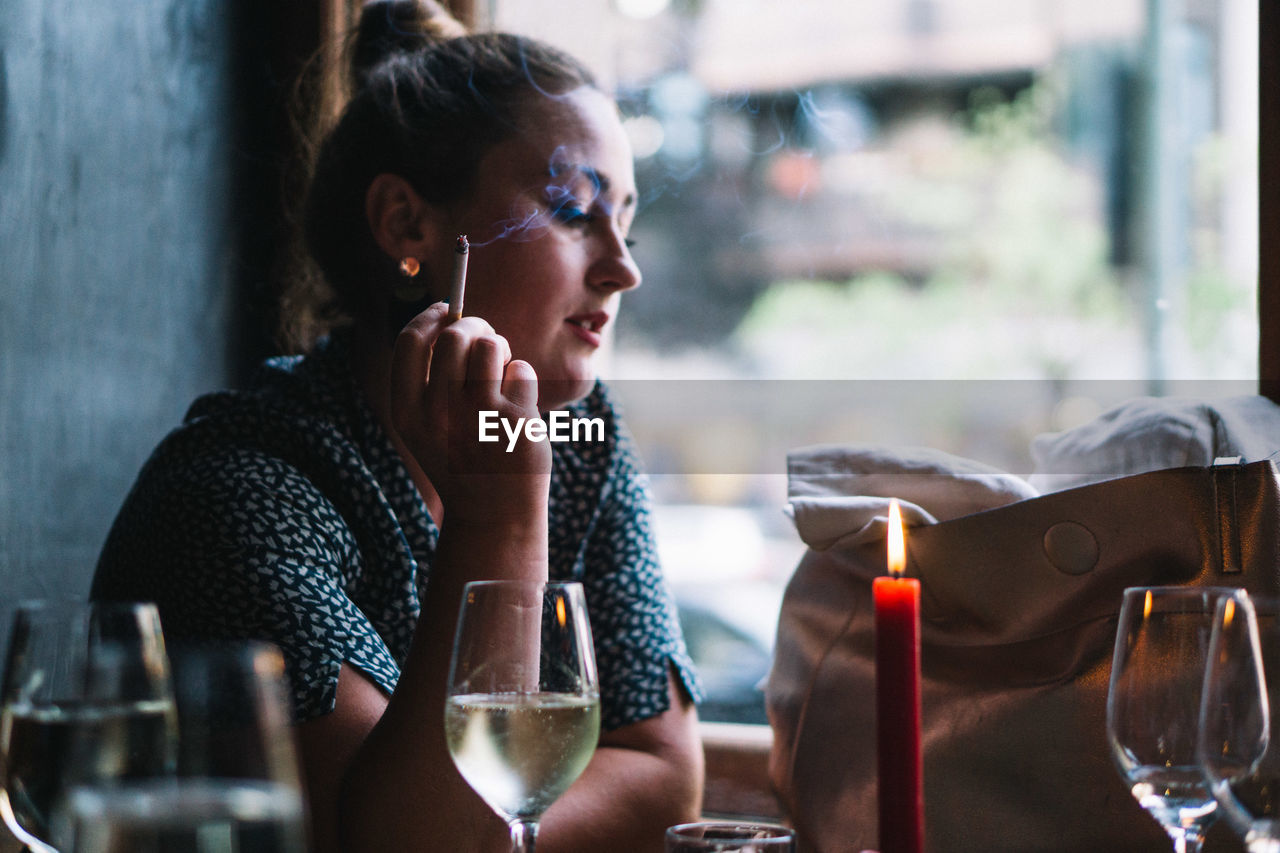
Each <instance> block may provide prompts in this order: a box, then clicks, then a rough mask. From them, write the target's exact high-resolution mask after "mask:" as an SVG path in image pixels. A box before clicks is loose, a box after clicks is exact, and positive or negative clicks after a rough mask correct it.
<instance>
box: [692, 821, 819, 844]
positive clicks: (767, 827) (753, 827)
mask: <svg viewBox="0 0 1280 853" xmlns="http://www.w3.org/2000/svg"><path fill="white" fill-rule="evenodd" d="M699 829H702V830H706V829H720V830H726V831H730V830H747V831H749V832H772V833H775V834H774V835H770V836H765V837H764V838H757V839H755V840H757V841H769V840H770V839H794V838H795V836H796V831H795V830H794V829H792V828H791V827H789V826H785V825H783V824H780V823H768V822H764V821H754V820H695V821H690V822H689V823H677V824H676V825H675V826H669V827H667V835H668V836H670V837H672V838H688V837H690V836H688V835H687V834H686V833H688V832H692V831H694V830H699Z"/></svg>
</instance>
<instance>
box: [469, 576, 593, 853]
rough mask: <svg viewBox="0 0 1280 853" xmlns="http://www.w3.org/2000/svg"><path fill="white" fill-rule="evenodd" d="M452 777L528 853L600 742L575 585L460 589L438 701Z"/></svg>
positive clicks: (518, 851)
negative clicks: (445, 681) (444, 686)
mask: <svg viewBox="0 0 1280 853" xmlns="http://www.w3.org/2000/svg"><path fill="white" fill-rule="evenodd" d="M445 736H446V740H447V742H448V746H449V753H450V755H452V757H453V762H454V764H455V765H457V768H458V771H459V772H460V773H461V774H462V777H463V778H464V779H466V781H467V783H468V784H469V785H470V786H471V787H472V788H473V789H475V791H476V793H477V794H479V795H480V796H481V798H482V799H484V801H485V802H486V803H488V805H489V807H490V808H492V809H493V810H494V811H495V812H497V813H498V815H500V816H501V817H502V818H503V819H504V820H506V821H507V823H508V824H509V825H510V827H511V843H512V850H513V851H515V853H533V851H534V847H535V844H536V839H537V831H538V821H539V820H540V819H541V818H542V815H543V813H544V812H545V811H546V810H547V808H548V807H549V806H550V805H551V804H552V803H553V802H555V801H556V799H558V798H559V797H560V795H561V794H563V793H564V792H565V790H566V789H568V787H569V786H570V785H571V784H572V783H573V781H574V780H575V779H577V778H578V776H579V775H580V774H581V773H582V771H583V769H584V768H585V767H586V766H587V763H588V762H589V761H590V760H591V756H592V754H594V752H595V748H596V741H597V740H598V739H599V736H600V688H599V680H598V677H597V675H596V664H595V652H594V650H593V648H592V642H591V627H590V624H589V622H588V621H587V609H586V599H585V597H584V595H583V591H582V585H581V584H578V583H537V582H523V581H477V582H474V583H470V584H467V586H466V589H465V590H464V592H463V601H462V608H461V611H460V613H459V616H458V630H457V635H456V639H455V642H454V648H453V659H452V664H451V666H450V673H449V694H448V698H447V699H446V701H445Z"/></svg>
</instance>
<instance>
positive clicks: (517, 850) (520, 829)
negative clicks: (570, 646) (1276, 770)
mask: <svg viewBox="0 0 1280 853" xmlns="http://www.w3.org/2000/svg"><path fill="white" fill-rule="evenodd" d="M537 840H538V824H537V822H536V821H523V820H513V821H511V853H534V850H533V847H534V844H535V843H536V842H537ZM1196 849H1197V850H1198V849H1199V848H1196Z"/></svg>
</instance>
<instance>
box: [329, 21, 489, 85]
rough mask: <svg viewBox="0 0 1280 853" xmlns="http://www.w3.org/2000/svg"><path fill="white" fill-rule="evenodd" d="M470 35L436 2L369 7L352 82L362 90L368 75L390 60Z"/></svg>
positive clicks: (355, 55) (353, 63)
mask: <svg viewBox="0 0 1280 853" xmlns="http://www.w3.org/2000/svg"><path fill="white" fill-rule="evenodd" d="M466 34H467V28H466V27H465V26H463V25H462V23H461V22H460V21H458V19H457V18H455V17H453V16H452V15H451V14H449V12H448V10H447V9H445V8H444V7H443V6H442V5H440V4H439V3H437V2H436V0H374V2H371V3H366V4H365V6H364V9H363V10H362V11H361V13H360V24H359V28H358V29H357V31H356V38H355V44H354V46H353V48H352V51H351V78H352V80H353V81H354V82H355V84H356V86H357V87H360V86H362V85H363V83H364V80H365V77H366V75H368V73H369V72H370V71H372V70H373V69H374V68H376V67H377V66H378V65H379V64H380V63H381V62H383V60H385V59H387V58H388V57H391V56H394V55H395V54H397V53H404V52H408V51H413V50H417V49H418V48H420V47H422V45H423V44H425V43H426V42H431V41H444V40H446V39H451V38H457V37H458V36H465V35H466Z"/></svg>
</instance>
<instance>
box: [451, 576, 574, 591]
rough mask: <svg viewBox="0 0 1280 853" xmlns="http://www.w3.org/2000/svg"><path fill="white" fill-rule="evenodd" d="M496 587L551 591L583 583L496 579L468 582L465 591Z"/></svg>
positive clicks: (464, 586) (464, 587)
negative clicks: (518, 587) (535, 587)
mask: <svg viewBox="0 0 1280 853" xmlns="http://www.w3.org/2000/svg"><path fill="white" fill-rule="evenodd" d="M496 586H538V587H544V588H549V589H571V588H573V587H579V588H581V587H582V581H527V580H517V579H516V578H495V579H491V580H479V581H467V582H466V584H464V585H463V589H479V588H482V587H496Z"/></svg>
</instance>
